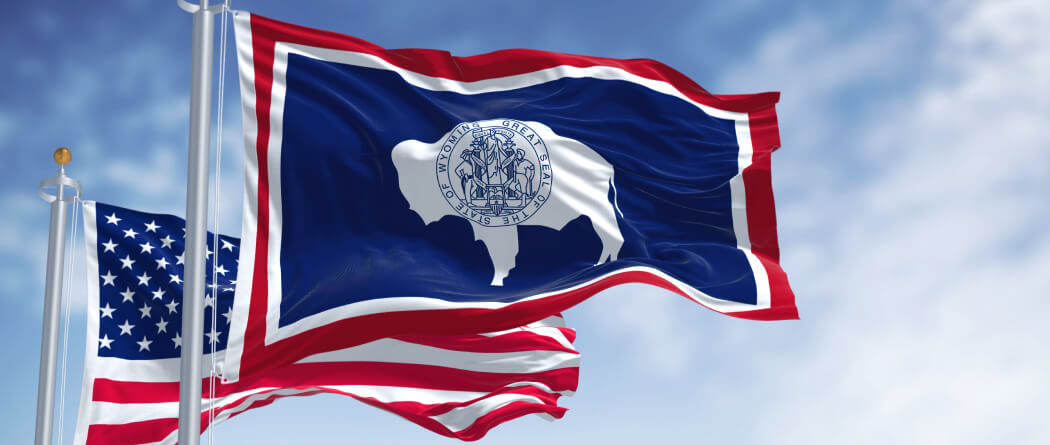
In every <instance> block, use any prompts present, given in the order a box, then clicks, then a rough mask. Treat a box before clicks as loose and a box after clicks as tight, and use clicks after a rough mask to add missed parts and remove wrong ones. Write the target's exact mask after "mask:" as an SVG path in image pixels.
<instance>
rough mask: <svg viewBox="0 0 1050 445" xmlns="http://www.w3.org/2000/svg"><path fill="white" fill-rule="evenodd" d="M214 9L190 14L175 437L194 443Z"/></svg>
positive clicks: (205, 6) (201, 343)
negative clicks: (182, 266) (185, 170)
mask: <svg viewBox="0 0 1050 445" xmlns="http://www.w3.org/2000/svg"><path fill="white" fill-rule="evenodd" d="M212 14H214V12H213V11H209V10H208V0H201V2H200V8H199V9H197V10H196V11H195V12H193V68H192V72H193V74H192V83H191V87H190V138H189V164H188V173H187V177H186V251H185V260H186V266H185V277H184V284H183V288H182V292H183V295H182V303H183V306H182V360H181V362H180V372H179V435H178V442H179V443H180V444H182V445H198V444H199V443H200V434H201V428H200V425H201V363H202V361H203V359H202V355H203V353H204V304H203V300H204V286H205V281H204V280H205V275H204V274H205V267H204V266H205V261H206V260H207V258H206V257H205V252H206V248H207V246H206V238H207V233H208V231H207V225H206V224H207V216H208V152H209V149H210V147H211V71H212V49H213V48H212V47H213V43H212V34H213V31H214V20H213V16H212Z"/></svg>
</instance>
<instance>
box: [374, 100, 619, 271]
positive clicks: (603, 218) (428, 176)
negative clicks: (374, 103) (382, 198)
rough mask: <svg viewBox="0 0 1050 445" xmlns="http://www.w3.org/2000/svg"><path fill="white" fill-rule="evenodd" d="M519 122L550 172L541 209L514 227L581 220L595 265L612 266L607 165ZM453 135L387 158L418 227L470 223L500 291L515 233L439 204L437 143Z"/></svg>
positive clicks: (580, 147) (407, 144) (409, 145)
mask: <svg viewBox="0 0 1050 445" xmlns="http://www.w3.org/2000/svg"><path fill="white" fill-rule="evenodd" d="M497 121H498V120H497ZM486 122H494V121H486ZM514 122H518V121H514ZM522 123H524V124H525V125H527V126H528V128H530V129H531V130H533V131H534V132H535V133H536V135H538V136H539V137H540V138H542V141H543V143H544V144H545V146H546V149H547V153H548V155H549V156H550V170H551V172H550V173H551V176H552V177H553V182H554V184H553V186H551V188H550V195H549V196H548V197H547V198H546V201H545V202H544V203H543V205H542V206H540V207H539V208H538V209H537V210H535V213H534V214H532V215H531V216H529V217H528V218H527V219H525V220H524V221H522V222H520V223H519V224H522V225H535V226H544V227H549V228H552V229H554V230H561V229H562V228H563V227H565V225H566V224H568V223H569V222H570V221H572V220H574V219H576V218H577V217H579V216H580V215H586V216H587V217H589V218H590V220H591V225H592V226H593V228H594V231H595V233H596V234H597V235H598V238H599V239H601V242H602V252H601V254H600V255H599V256H598V260H597V262H596V264H602V263H605V262H607V261H615V260H616V257H617V255H618V254H619V252H620V248H621V247H622V246H623V235H622V234H621V233H620V227H619V224H618V223H617V221H616V214H615V213H614V212H615V210H618V209H615V210H614V204H613V203H611V202H610V201H609V187H610V186H612V187H614V189H613V191H614V199H615V185H613V168H612V166H611V165H609V163H608V162H606V161H605V160H604V159H602V157H601V156H600V155H598V153H596V152H594V150H591V149H590V148H589V147H587V146H586V145H584V144H582V143H580V142H579V141H576V140H573V139H569V138H565V137H562V136H558V135H557V134H555V133H554V132H553V131H552V130H551V129H550V128H549V127H547V126H546V125H543V124H541V123H539V122H522ZM461 125H462V124H461ZM466 125H470V124H466ZM453 131H456V130H455V129H454V130H452V131H449V133H446V134H445V136H443V137H442V138H441V139H438V140H437V141H435V142H434V143H425V142H420V141H416V140H407V141H403V142H401V143H399V144H397V146H395V147H394V149H393V151H392V152H391V155H390V156H391V159H392V161H393V162H394V167H395V168H396V169H397V174H398V185H399V186H400V188H401V193H402V194H403V195H404V196H405V199H406V200H408V205H409V208H411V209H412V210H413V211H415V212H416V213H417V214H419V216H420V218H422V219H423V223H424V224H430V223H432V222H435V221H438V220H440V219H441V218H442V217H445V216H457V217H461V218H464V219H466V220H468V221H470V224H471V227H473V229H474V239H475V240H480V241H481V242H482V243H484V244H485V247H486V248H487V249H488V253H489V257H490V259H491V260H492V265H493V268H494V269H495V271H494V273H493V276H492V283H491V285H492V286H502V285H503V279H504V278H505V277H506V276H507V275H508V274H509V273H510V270H511V269H513V268H514V265H515V257H516V256H517V254H518V229H517V227H516V226H515V225H503V226H497V227H491V226H486V225H483V224H479V223H478V222H477V221H474V220H471V219H469V218H466V217H463V216H462V215H460V213H458V212H457V211H456V210H455V209H454V208H453V207H452V205H451V204H450V203H449V201H446V200H445V197H444V196H443V195H442V191H441V188H440V186H439V183H438V179H437V175H436V174H435V166H436V164H437V160H438V156H439V154H440V153H441V149H442V145H443V144H442V141H445V140H447V139H448V138H449V135H451V134H452V132H453Z"/></svg>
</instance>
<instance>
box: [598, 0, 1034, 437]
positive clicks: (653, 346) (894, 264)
mask: <svg viewBox="0 0 1050 445" xmlns="http://www.w3.org/2000/svg"><path fill="white" fill-rule="evenodd" d="M928 7H930V8H933V9H929V10H927V9H923V8H915V7H913V6H912V5H899V6H895V7H894V8H895V9H896V11H895V13H896V14H897V15H900V16H907V17H909V18H910V19H913V20H915V19H917V20H919V21H921V22H924V23H926V24H927V25H929V26H931V27H932V32H926V31H923V32H922V33H921V34H920V33H918V32H913V31H912V30H910V27H909V26H910V25H907V24H905V23H904V22H903V21H901V20H891V21H889V22H887V23H879V24H878V26H873V27H871V28H870V29H869V30H867V31H862V32H860V33H859V34H858V35H856V36H855V37H848V38H845V39H842V38H840V36H839V34H840V33H839V32H838V31H836V30H837V29H839V27H840V26H842V23H838V22H836V21H835V20H834V19H828V18H827V17H822V18H819V19H818V18H816V17H809V18H803V19H802V20H801V21H799V22H797V23H794V24H790V25H787V26H786V27H785V28H784V29H783V30H781V31H779V32H774V33H773V34H772V35H771V36H770V37H769V38H768V41H767V42H766V43H765V44H763V45H760V50H759V51H758V52H757V53H756V55H755V57H754V59H753V60H751V61H749V62H748V63H746V64H744V65H742V66H740V67H738V68H736V69H734V70H732V71H731V72H730V74H729V75H728V76H727V79H726V80H725V81H724V82H723V83H724V84H727V85H733V86H732V87H731V88H729V89H725V88H721V89H720V90H722V91H750V90H754V89H755V88H763V89H765V88H764V87H766V86H771V87H772V88H770V89H782V90H783V92H784V103H783V104H781V105H782V106H780V107H778V111H779V115H780V121H781V131H782V139H783V141H784V149H783V150H782V151H779V152H778V153H777V154H776V155H775V156H774V158H775V160H774V164H776V166H775V167H774V170H775V172H774V180H775V188H776V192H777V197H778V210H779V211H778V214H779V222H780V226H781V240H782V253H783V257H784V258H783V263H784V265H785V267H786V269H787V271H788V274H789V277H790V278H791V280H792V283H793V287H794V289H795V290H796V293H797V294H798V301H799V305H800V311H801V312H802V320H801V321H799V322H788V323H774V324H758V325H756V324H754V323H748V322H726V323H723V322H712V323H710V324H711V325H714V326H715V328H714V329H711V328H710V327H706V328H705V327H699V326H695V325H694V326H690V325H688V324H687V323H688V321H687V320H688V319H687V318H686V317H684V316H683V315H682V314H680V313H676V312H675V311H673V310H670V309H668V306H666V305H665V304H678V303H677V302H674V301H673V298H662V299H661V298H659V297H665V295H653V294H654V292H652V291H649V290H646V291H644V294H645V295H644V300H643V299H642V297H635V298H634V299H632V300H631V301H629V302H627V303H622V302H621V301H619V300H618V301H616V302H612V301H609V300H610V299H609V298H608V295H603V296H599V297H597V298H598V299H602V302H601V303H600V304H602V305H610V306H612V307H605V306H602V307H600V308H595V307H588V312H586V314H588V317H591V316H593V315H597V316H598V317H601V318H602V319H604V323H602V322H597V323H595V324H597V325H598V326H604V327H605V328H606V330H607V333H612V334H614V335H616V334H619V335H625V336H624V339H625V341H624V342H623V343H624V344H626V347H625V348H626V350H627V351H629V352H630V357H631V358H632V359H633V360H634V361H635V362H636V363H637V364H638V366H639V367H648V366H650V364H652V366H653V367H655V368H656V369H650V370H649V371H650V372H653V373H655V374H657V375H668V376H672V377H673V376H675V375H676V374H675V372H668V370H671V371H676V370H680V369H681V366H692V365H696V366H697V368H696V369H698V370H701V373H700V374H701V376H702V377H701V378H700V379H699V380H700V383H698V389H699V392H698V393H697V394H696V397H698V398H703V399H706V400H710V403H711V404H712V407H711V408H709V410H710V411H711V413H704V414H705V416H708V415H709V416H728V417H732V416H731V415H727V414H725V413H740V412H746V413H748V414H747V419H749V420H748V421H749V422H751V424H750V425H752V426H751V427H749V428H747V429H745V430H744V431H740V430H739V429H740V428H741V424H740V423H739V422H738V421H733V422H726V423H724V424H722V423H719V422H717V421H715V422H707V423H705V425H704V428H708V429H710V431H709V433H710V434H711V436H712V437H719V436H720V435H725V436H727V437H728V436H732V437H734V440H736V441H738V442H746V443H785V444H790V443H878V444H882V443H951V444H966V443H974V444H979V443H1045V442H1046V441H1047V440H1050V424H1048V423H1047V422H1045V421H1044V419H1042V416H1041V413H1042V412H1043V411H1044V410H1045V407H1046V406H1047V405H1048V404H1050V383H1047V380H1046V376H1047V375H1050V345H1048V344H1047V342H1046V340H1047V339H1048V338H1050V324H1048V323H1046V321H1045V315H1046V314H1047V313H1050V299H1048V298H1047V296H1048V295H1050V293H1048V291H1047V289H1050V273H1048V271H1050V233H1048V232H1047V231H1046V226H1047V225H1046V221H1047V220H1048V219H1050V201H1048V200H1047V198H1046V196H1047V190H1050V132H1047V131H1046V117H1047V116H1050V95H1048V94H1046V93H1047V92H1048V91H1050V88H1048V87H1050V84H1048V82H1050V76H1048V72H1050V70H1048V68H1050V58H1047V57H1046V55H1047V54H1050V34H1048V33H1046V32H1045V30H1046V29H1050V9H1047V8H1045V7H1044V6H1042V5H1040V4H1039V3H1038V2H1024V1H1014V2H993V3H982V4H970V5H963V7H956V8H953V9H937V8H940V6H939V5H928ZM920 36H921V37H922V39H921V41H919V40H920V39H919V37H920ZM906 60H924V62H923V63H924V65H923V66H922V67H921V68H909V69H904V68H902V67H900V66H898V65H897V64H900V63H904V62H903V61H906ZM887 79H888V80H891V81H887ZM843 97H850V98H856V99H857V100H858V101H860V102H859V103H854V104H850V103H846V104H843V103H842V98H843ZM843 107H846V108H845V109H844V108H843ZM858 116H862V117H863V119H859V118H858ZM846 118H848V119H851V120H852V122H847V121H845V119H846ZM624 297H626V296H624ZM596 304H597V303H596ZM678 308H682V306H676V307H675V309H678ZM680 310H685V309H680ZM639 319H644V320H645V321H644V322H638V320H639ZM583 321H590V322H593V321H592V320H590V319H585V320H583ZM624 333H627V334H624ZM675 334H681V335H675ZM683 337H686V338H694V339H698V340H699V341H697V342H696V343H695V344H693V343H684V344H683V343H681V341H682V340H681V339H682V338H683ZM614 340H615V338H614ZM742 351H746V352H742ZM714 363H717V366H716V367H715V368H710V367H708V365H709V364H714ZM743 382H747V383H746V384H743ZM683 403H684V402H683ZM709 418H717V417H709ZM734 420H738V419H736V418H734ZM723 429H724V430H726V431H722V430H723ZM729 430H732V431H729Z"/></svg>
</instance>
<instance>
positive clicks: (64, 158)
mask: <svg viewBox="0 0 1050 445" xmlns="http://www.w3.org/2000/svg"><path fill="white" fill-rule="evenodd" d="M72 160H73V153H72V152H70V151H69V149H68V148H66V147H58V149H57V150H55V163H56V164H58V165H66V164H68V163H69V161H72Z"/></svg>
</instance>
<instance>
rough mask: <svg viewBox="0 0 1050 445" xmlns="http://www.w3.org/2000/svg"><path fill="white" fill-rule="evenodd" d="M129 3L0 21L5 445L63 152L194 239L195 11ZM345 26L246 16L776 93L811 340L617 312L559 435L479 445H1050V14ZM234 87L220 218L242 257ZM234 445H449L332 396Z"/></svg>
mask: <svg viewBox="0 0 1050 445" xmlns="http://www.w3.org/2000/svg"><path fill="white" fill-rule="evenodd" d="M112 3H113V4H109V2H107V3H106V4H105V5H103V4H102V3H78V4H75V5H74V4H65V3H62V4H59V2H52V1H35V2H15V3H12V4H10V5H7V6H5V13H4V14H3V17H2V18H0V21H2V25H3V26H0V50H2V53H3V54H5V55H6V56H7V59H6V61H5V62H4V64H3V67H2V68H0V81H2V83H3V84H4V85H7V87H6V88H2V89H0V154H2V158H0V159H2V161H0V209H3V210H2V215H3V216H2V217H0V308H2V315H0V338H2V341H0V348H3V349H2V353H3V355H2V356H3V357H4V358H5V361H6V363H5V365H4V366H2V367H0V378H2V380H3V381H5V382H7V388H6V389H5V390H4V391H3V396H2V397H3V400H4V402H5V403H4V404H3V408H0V409H3V415H0V431H3V432H4V438H5V439H4V440H6V441H10V442H11V443H27V442H29V441H30V440H31V437H32V435H33V422H34V417H33V415H34V410H33V408H32V407H33V406H34V405H35V400H36V390H35V389H36V378H37V377H36V376H37V364H38V361H37V360H38V347H39V333H40V323H41V310H42V302H41V296H42V295H43V278H44V267H43V266H44V261H45V248H46V238H47V220H48V206H47V205H46V204H45V203H44V202H42V201H40V200H39V198H37V197H36V190H35V188H36V186H37V184H38V183H39V181H40V180H42V179H43V178H45V177H48V176H51V175H53V174H54V171H55V168H54V164H53V163H52V162H51V160H50V154H51V151H52V150H53V149H54V148H55V147H57V146H59V145H67V146H69V147H71V148H72V149H73V153H74V154H73V156H74V161H73V164H72V165H71V167H70V168H69V174H70V175H71V176H73V177H74V178H76V179H79V180H80V181H81V182H82V183H83V184H84V189H85V198H86V199H95V200H100V201H105V202H109V203H113V204H117V205H122V206H126V207H131V208H136V209H140V210H144V211H152V212H165V213H174V214H182V213H184V208H185V201H184V199H185V197H184V192H185V185H184V184H185V179H184V178H185V168H186V167H185V164H186V160H185V152H186V140H187V131H188V130H187V115H188V93H189V74H190V73H189V60H190V54H189V51H190V38H191V35H190V31H191V18H190V16H189V15H188V14H186V13H184V12H182V11H181V10H180V9H178V8H177V7H176V6H175V4H174V2H159V1H158V2H144V1H141V0H138V1H136V0H127V1H122V2H112ZM326 3H327V2H311V3H310V4H309V5H306V4H305V3H304V2H281V1H247V0H240V1H237V2H234V5H233V6H234V7H235V8H237V9H245V10H249V11H252V12H256V13H259V14H262V15H267V16H270V17H273V18H277V19H281V20H284V21H290V22H294V23H298V24H302V25H306V26H311V27H316V28H322V29H328V30H333V31H339V32H343V33H347V34H351V35H355V36H358V37H361V38H364V39H366V40H370V41H372V42H375V43H377V44H380V45H383V46H386V47H392V48H397V47H433V48H439V49H446V50H449V51H451V52H453V53H454V54H457V55H472V54H478V53H483V52H488V51H492V50H497V49H502V48H517V47H526V48H536V49H543V50H550V51H559V52H568V53H580V54H588V55H596V56H606V57H620V58H640V57H643V58H652V59H657V60H660V61H662V62H664V63H667V64H669V65H671V66H673V67H675V68H677V69H678V70H680V71H682V72H684V73H685V74H687V75H689V76H690V77H692V78H693V79H695V80H696V81H697V82H699V83H700V84H701V85H703V86H704V87H705V88H707V89H708V90H710V91H712V92H715V93H725V94H731V93H736V94H738V93H755V92H761V91H780V92H782V99H781V103H780V105H779V106H778V113H779V117H780V126H781V137H782V140H783V148H782V149H781V150H780V151H778V152H777V153H776V154H775V155H774V158H773V165H774V190H775V193H776V197H777V207H778V219H779V227H780V229H779V230H780V240H781V251H782V255H783V260H782V263H783V265H784V268H785V269H786V270H787V272H788V274H789V278H790V280H791V283H792V286H793V288H794V290H795V292H796V294H797V296H798V305H799V309H800V312H801V316H802V319H801V320H799V321H791V322H774V323H757V322H750V321H745V320H737V319H732V318H729V317H725V316H722V315H719V314H716V313H714V312H711V311H708V310H705V309H703V308H701V307H699V306H697V305H695V304H692V303H690V302H688V301H686V300H684V299H682V298H680V297H677V296H675V295H672V294H669V293H666V292H662V291H657V290H653V289H650V288H647V287H642V286H629V287H623V288H620V289H615V290H612V291H608V292H606V293H604V294H601V295H599V296H596V297H594V298H592V299H591V300H590V301H588V302H587V303H585V304H583V305H581V306H580V307H578V308H575V309H573V310H571V311H569V312H568V313H567V314H566V317H567V321H568V323H569V324H570V326H572V327H575V328H576V329H577V330H578V332H579V339H578V341H577V347H578V348H579V349H580V350H581V351H582V352H583V363H582V375H581V378H580V388H579V391H578V392H577V394H576V395H575V396H573V397H571V398H568V399H566V400H564V402H563V404H564V405H565V406H567V407H569V408H570V411H569V413H568V414H567V415H566V417H565V418H564V419H562V420H558V421H556V422H547V421H544V420H541V419H539V418H524V419H520V420H517V421H513V422H510V423H509V424H506V425H503V426H501V427H498V428H496V429H495V430H494V431H493V432H492V433H490V435H489V436H488V437H487V438H486V439H484V440H483V441H482V443H493V444H497V443H498V444H514V443H521V444H525V443H530V444H533V443H552V444H557V443H578V442H582V441H587V442H595V443H624V444H634V443H641V442H647V443H712V444H714V443H718V444H721V443H754V444H768V443H778V444H795V443H798V444H802V443H806V444H812V443H828V444H840V443H862V444H863V443H871V444H885V443H922V444H927V443H945V444H969V443H973V444H985V443H1016V444H1027V443H1031V444H1035V443H1047V442H1050V422H1048V421H1047V420H1046V418H1045V412H1046V410H1047V406H1050V382H1048V379H1050V323H1048V322H1047V320H1046V318H1047V317H1048V316H1050V230H1048V229H1047V227H1048V225H1047V220H1048V219H1050V130H1048V122H1050V33H1048V32H1047V31H1046V30H1047V29H1050V7H1047V5H1046V4H1045V2H1040V1H1037V0H1036V1H1025V0H1016V1H1014V0H1011V1H994V2H992V1H989V2H939V1H905V2H893V1H888V2H856V3H855V4H853V5H845V4H842V3H844V2H826V3H825V2H757V1H740V2H731V3H732V4H731V5H726V4H725V3H726V2H718V4H717V5H716V4H714V2H711V3H710V4H704V3H707V2H703V3H702V2H688V1H686V2H675V3H672V2H619V1H600V2H597V1H595V2H584V1H580V2H571V3H570V2H564V3H569V4H563V2H514V3H507V2H458V1H456V2H452V1H445V2H398V3H397V4H396V5H393V6H376V5H375V4H372V3H367V4H365V3H362V4H353V3H351V2H330V3H331V4H326ZM495 3H500V4H499V5H497V4H495ZM230 60H231V66H230V67H229V69H228V70H227V73H226V76H227V77H226V79H227V88H226V96H225V97H226V99H227V101H228V102H227V106H226V109H225V112H224V119H225V128H224V145H223V147H224V148H223V164H222V166H223V168H222V171H221V178H222V190H221V193H220V195H219V199H220V202H222V203H225V204H226V205H223V209H222V212H221V214H220V216H219V218H220V229H221V231H223V232H225V233H230V234H237V233H238V232H239V217H240V214H239V211H240V210H239V207H240V204H239V201H240V193H241V189H240V182H241V181H240V171H239V169H240V156H241V150H242V145H241V142H240V141H241V139H240V120H239V97H238V93H237V89H236V79H235V67H234V66H233V59H232V58H231V59H230ZM77 277H78V278H79V277H81V276H80V275H77ZM82 296H83V293H82V292H79V291H78V292H75V293H74V298H75V300H74V302H73V305H72V307H73V316H72V324H71V328H70V345H71V346H70V349H69V363H70V364H69V367H68V376H69V377H68V382H67V387H68V388H69V391H68V392H67V394H66V398H67V401H66V404H65V406H66V409H65V411H64V413H65V419H64V423H63V428H65V431H66V435H65V437H66V439H67V441H68V440H69V439H70V437H71V434H72V428H73V419H74V418H75V415H76V404H77V403H76V402H77V400H78V396H79V385H80V381H79V380H80V372H81V370H80V360H81V357H82V354H83V351H82V350H81V347H82V345H83V331H84V328H83V323H84V314H83V313H82V312H83V304H82V302H80V300H79V299H81V298H82ZM304 438H305V439H304ZM215 440H216V442H218V443H258V444H270V443H273V444H278V443H291V442H293V441H302V442H309V443H333V444H334V443H392V444H401V443H404V444H409V443H412V444H416V443H450V442H449V439H445V438H443V437H440V436H437V435H435V434H433V433H431V432H429V431H426V430H424V429H422V428H419V427H417V426H415V425H412V424H410V423H408V422H405V421H403V420H401V419H398V418H396V417H394V416H392V415H389V414H386V413H384V412H380V411H378V410H375V409H373V408H370V407H367V406H364V405H363V404H361V403H358V402H356V401H354V400H351V399H347V398H341V397H336V396H315V397H310V398H302V399H299V400H282V401H279V402H277V403H275V404H274V405H273V406H270V407H266V408H262V409H259V410H256V411H253V412H249V413H247V414H244V415H241V416H240V417H237V418H235V419H233V420H231V421H230V422H228V423H225V424H221V425H219V426H218V429H217V431H216V435H215Z"/></svg>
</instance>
